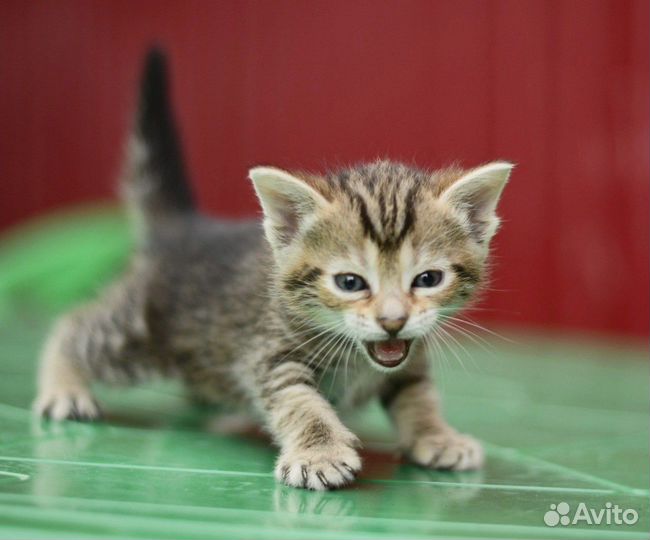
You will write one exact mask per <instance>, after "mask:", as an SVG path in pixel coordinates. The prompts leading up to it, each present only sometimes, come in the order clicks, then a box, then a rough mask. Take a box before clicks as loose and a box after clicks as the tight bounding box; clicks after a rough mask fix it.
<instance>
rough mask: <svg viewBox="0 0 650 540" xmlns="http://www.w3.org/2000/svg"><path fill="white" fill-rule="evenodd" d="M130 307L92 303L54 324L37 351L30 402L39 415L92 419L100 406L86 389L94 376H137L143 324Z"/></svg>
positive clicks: (126, 379)
mask: <svg viewBox="0 0 650 540" xmlns="http://www.w3.org/2000/svg"><path fill="white" fill-rule="evenodd" d="M132 308H133V306H132V305H118V306H116V305H115V304H114V303H113V304H111V303H109V305H106V306H104V305H102V304H99V303H96V304H91V305H88V306H85V307H82V308H80V309H78V310H76V311H73V312H72V313H69V314H67V315H65V316H63V317H62V318H61V319H60V320H59V321H58V322H57V323H56V325H55V326H54V328H53V330H52V331H51V333H50V335H49V337H48V339H47V341H46V344H45V348H44V349H43V353H42V356H41V363H40V369H39V374H38V396H37V398H36V401H35V403H34V410H35V411H36V412H37V413H38V414H39V415H41V416H46V417H49V418H51V419H53V420H63V419H66V418H68V419H76V420H93V419H96V418H98V417H99V415H100V410H99V407H98V405H97V402H96V401H95V399H94V398H93V396H92V394H91V391H90V384H91V382H92V381H93V380H102V381H106V382H110V383H130V382H133V381H134V380H135V379H137V377H138V374H139V373H140V372H141V371H142V369H141V368H142V366H141V365H138V361H140V360H141V359H142V356H143V355H142V353H141V349H142V348H143V347H142V344H143V342H144V338H145V334H146V327H145V324H144V321H143V319H142V318H141V317H138V316H136V315H135V312H134V310H133V309H132Z"/></svg>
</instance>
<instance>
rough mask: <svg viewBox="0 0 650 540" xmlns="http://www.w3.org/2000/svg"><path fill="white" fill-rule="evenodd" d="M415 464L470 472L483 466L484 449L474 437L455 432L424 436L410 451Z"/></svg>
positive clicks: (409, 454)
mask: <svg viewBox="0 0 650 540" xmlns="http://www.w3.org/2000/svg"><path fill="white" fill-rule="evenodd" d="M408 456H409V458H410V459H411V461H413V462H414V463H415V464H417V465H420V466H422V467H428V468H431V469H445V470H449V471H468V470H473V469H479V468H480V467H481V466H482V465H483V458H484V454H483V447H482V446H481V443H480V442H478V441H477V440H476V439H474V438H473V437H470V436H469V435H462V434H460V433H456V432H455V431H453V430H449V431H444V432H442V433H435V434H431V435H423V436H421V437H420V438H419V439H418V440H417V441H415V444H414V445H413V446H412V447H411V448H410V449H409V451H408Z"/></svg>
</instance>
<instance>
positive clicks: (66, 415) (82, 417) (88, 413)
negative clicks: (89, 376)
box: [34, 388, 101, 421]
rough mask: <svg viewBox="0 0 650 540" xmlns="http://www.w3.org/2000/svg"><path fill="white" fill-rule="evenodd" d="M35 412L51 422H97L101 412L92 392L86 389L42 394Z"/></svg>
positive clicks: (37, 400)
mask: <svg viewBox="0 0 650 540" xmlns="http://www.w3.org/2000/svg"><path fill="white" fill-rule="evenodd" d="M34 411H35V412H36V414H38V415H39V416H42V417H44V418H50V419H51V420H57V421H60V420H79V421H88V420H97V419H99V418H100V416H101V411H100V409H99V406H98V405H97V402H96V401H95V399H94V398H93V397H92V395H91V394H90V392H88V390H86V389H84V388H75V389H67V390H57V391H49V392H41V393H40V395H39V396H38V398H37V399H36V401H35V402H34Z"/></svg>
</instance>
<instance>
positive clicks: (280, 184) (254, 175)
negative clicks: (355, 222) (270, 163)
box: [248, 167, 328, 251]
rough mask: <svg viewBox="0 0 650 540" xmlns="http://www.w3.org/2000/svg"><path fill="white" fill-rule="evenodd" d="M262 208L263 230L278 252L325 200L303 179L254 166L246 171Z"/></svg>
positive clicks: (284, 172) (322, 205)
mask: <svg viewBox="0 0 650 540" xmlns="http://www.w3.org/2000/svg"><path fill="white" fill-rule="evenodd" d="M248 177H249V178H250V179H251V180H252V181H253V186H254V187H255V192H256V193H257V197H258V198H259V200H260V203H261V205H262V210H264V231H265V233H266V237H267V239H268V241H269V243H270V244H271V247H272V248H273V249H274V250H275V251H278V250H280V249H282V248H284V247H286V246H287V245H288V244H289V243H290V242H291V241H292V240H293V239H294V238H295V236H296V233H297V232H298V231H299V229H300V226H301V225H302V224H303V222H304V220H305V218H306V217H307V216H309V215H312V214H313V213H314V211H315V210H317V209H318V208H322V207H325V206H326V205H327V204H328V203H327V200H326V199H325V198H324V197H323V196H322V195H321V194H320V193H318V192H317V191H316V190H315V189H313V188H312V187H311V186H309V185H307V183H306V182H304V181H303V180H301V179H300V178H297V177H295V176H293V175H292V174H289V173H288V172H286V171H283V170H281V169H276V168H274V167H255V168H254V169H251V170H250V171H249V173H248Z"/></svg>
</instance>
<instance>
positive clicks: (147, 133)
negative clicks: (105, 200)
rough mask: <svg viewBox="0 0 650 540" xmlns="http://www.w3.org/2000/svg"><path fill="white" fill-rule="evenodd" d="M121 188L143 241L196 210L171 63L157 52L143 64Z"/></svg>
mask: <svg viewBox="0 0 650 540" xmlns="http://www.w3.org/2000/svg"><path fill="white" fill-rule="evenodd" d="M121 187H122V194H123V197H124V199H125V200H126V203H127V206H128V208H129V211H130V213H131V215H132V216H133V218H134V220H135V223H136V229H137V234H138V239H139V240H140V241H146V240H147V239H148V238H149V237H150V235H151V234H152V232H154V231H155V229H156V226H157V224H158V223H160V224H162V222H168V221H169V220H170V219H172V220H173V219H176V218H180V217H183V216H185V215H188V214H191V213H193V212H194V210H195V204H194V196H193V194H192V190H191V188H190V186H189V184H188V181H187V176H186V173H185V165H184V162H183V155H182V150H181V145H180V141H179V137H178V134H177V131H176V124H175V122H174V116H173V113H172V109H171V104H170V100H169V83H168V78H167V60H166V58H165V54H164V53H163V52H162V51H160V50H159V49H152V50H150V51H149V53H148V54H147V58H146V60H145V65H144V70H143V74H142V79H141V83H140V97H139V103H138V109H137V113H136V117H135V125H134V126H133V132H132V134H131V137H130V139H129V143H128V148H127V158H126V167H125V171H124V175H123V179H122V186H121Z"/></svg>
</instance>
